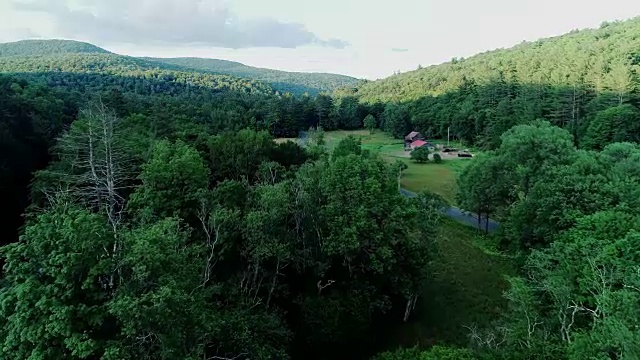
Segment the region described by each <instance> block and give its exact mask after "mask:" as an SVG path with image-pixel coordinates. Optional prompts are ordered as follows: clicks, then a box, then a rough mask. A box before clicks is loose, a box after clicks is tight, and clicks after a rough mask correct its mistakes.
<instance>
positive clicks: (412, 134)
mask: <svg viewBox="0 0 640 360" xmlns="http://www.w3.org/2000/svg"><path fill="white" fill-rule="evenodd" d="M419 135H420V133H419V132H417V131H412V132H410V133H409V135H407V136H405V137H404V138H405V139H407V140H413V138H415V137H416V136H419Z"/></svg>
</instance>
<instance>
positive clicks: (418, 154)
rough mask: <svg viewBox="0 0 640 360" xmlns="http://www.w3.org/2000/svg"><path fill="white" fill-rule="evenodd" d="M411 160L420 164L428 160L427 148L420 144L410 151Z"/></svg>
mask: <svg viewBox="0 0 640 360" xmlns="http://www.w3.org/2000/svg"><path fill="white" fill-rule="evenodd" d="M411 160H413V161H415V162H417V163H419V164H422V163H426V162H428V161H429V148H427V147H426V146H421V147H419V148H416V149H414V150H413V151H411Z"/></svg>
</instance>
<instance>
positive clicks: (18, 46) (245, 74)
mask: <svg viewBox="0 0 640 360" xmlns="http://www.w3.org/2000/svg"><path fill="white" fill-rule="evenodd" d="M88 55H92V56H88ZM2 57H22V58H23V59H11V60H6V59H4V60H3V63H4V66H3V68H2V69H1V70H0V71H13V70H14V69H15V65H16V64H20V65H19V69H20V71H22V70H23V69H26V70H27V71H33V70H32V69H37V70H38V71H40V70H42V69H43V68H44V69H55V70H60V71H65V70H66V69H68V68H69V67H72V68H73V69H74V71H82V72H85V71H98V70H99V72H113V71H117V72H118V71H120V70H122V69H123V67H124V68H127V69H134V70H140V69H156V68H158V69H162V70H170V71H179V72H183V73H184V72H187V73H206V74H215V75H225V76H233V77H239V78H245V79H249V80H250V81H253V82H264V83H268V84H269V85H270V87H271V88H273V89H274V90H278V91H279V92H281V93H285V92H290V93H293V94H296V95H302V94H304V93H308V94H310V95H317V94H319V93H321V92H331V91H333V90H335V89H336V88H339V87H341V86H355V85H356V84H357V83H358V81H359V80H357V79H355V78H352V77H349V76H344V75H337V74H323V73H297V72H286V71H279V70H272V69H263V68H256V67H251V66H247V65H244V64H241V63H237V62H233V61H226V60H218V59H201V58H174V59H161V58H139V59H138V58H132V57H128V56H121V55H118V54H113V53H111V52H109V51H107V50H104V49H102V48H100V47H97V46H95V45H92V44H88V43H84V42H79V41H72V40H22V41H17V42H12V43H4V44H0V58H2ZM26 57H28V58H26ZM33 57H36V58H35V59H33ZM7 61H10V62H11V65H10V66H7ZM113 66H116V67H117V69H113Z"/></svg>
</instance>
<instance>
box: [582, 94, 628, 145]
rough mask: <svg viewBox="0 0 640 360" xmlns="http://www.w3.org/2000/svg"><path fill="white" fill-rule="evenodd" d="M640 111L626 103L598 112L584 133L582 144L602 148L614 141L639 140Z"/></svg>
mask: <svg viewBox="0 0 640 360" xmlns="http://www.w3.org/2000/svg"><path fill="white" fill-rule="evenodd" d="M639 123H640V111H639V110H638V109H637V108H636V107H635V106H633V105H629V104H624V105H619V106H616V107H612V108H608V109H606V110H602V111H600V112H598V113H597V114H596V115H595V117H594V118H593V120H592V121H591V122H590V124H589V127H588V128H587V131H586V133H585V135H584V139H583V142H582V145H583V146H584V147H586V148H588V149H594V150H601V149H603V148H604V147H605V146H606V145H608V144H610V143H613V142H624V141H638V140H640V138H639V137H638V133H640V125H639Z"/></svg>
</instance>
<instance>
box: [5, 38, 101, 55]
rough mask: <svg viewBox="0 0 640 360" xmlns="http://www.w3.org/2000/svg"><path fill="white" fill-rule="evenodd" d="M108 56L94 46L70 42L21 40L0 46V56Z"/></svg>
mask: <svg viewBox="0 0 640 360" xmlns="http://www.w3.org/2000/svg"><path fill="white" fill-rule="evenodd" d="M78 53H83V54H90V53H92V54H109V52H108V51H107V50H105V49H102V48H99V47H97V46H95V45H92V44H88V43H85V42H80V41H72V40H22V41H16V42H11V43H4V44H0V56H33V55H52V54H78Z"/></svg>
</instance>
